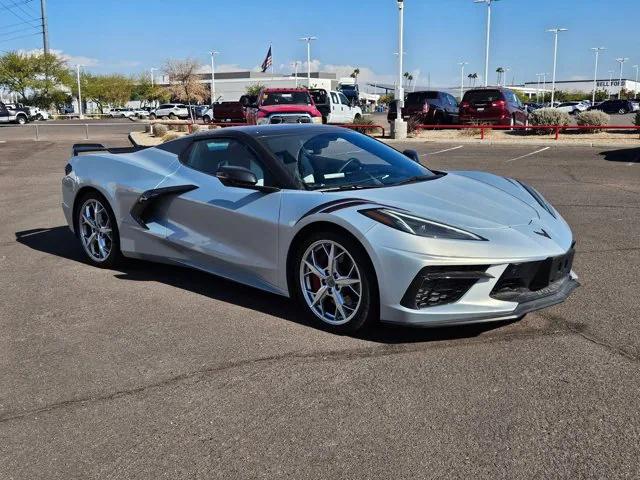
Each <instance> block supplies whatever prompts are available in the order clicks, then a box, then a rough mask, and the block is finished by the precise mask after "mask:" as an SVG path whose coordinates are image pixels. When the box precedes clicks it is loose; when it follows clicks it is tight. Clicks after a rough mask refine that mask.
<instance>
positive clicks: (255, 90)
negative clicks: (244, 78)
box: [245, 83, 265, 96]
mask: <svg viewBox="0 0 640 480" xmlns="http://www.w3.org/2000/svg"><path fill="white" fill-rule="evenodd" d="M263 88H265V86H264V85H262V84H261V83H254V84H253V85H248V86H247V87H246V88H245V92H246V93H247V95H253V96H258V95H259V94H260V91H261V90H262V89H263Z"/></svg>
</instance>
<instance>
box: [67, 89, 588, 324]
mask: <svg viewBox="0 0 640 480" xmlns="http://www.w3.org/2000/svg"><path fill="white" fill-rule="evenodd" d="M272 93H273V92H272ZM283 94H284V92H283ZM318 118H319V117H318ZM73 151H74V154H73V157H72V158H71V159H70V160H69V162H68V163H67V165H66V166H65V175H64V177H63V178H62V210H63V212H64V215H65V218H66V221H67V224H68V225H69V228H70V229H71V230H72V231H73V232H74V233H75V236H76V238H77V241H78V244H79V247H80V249H81V251H82V254H83V256H84V258H85V260H86V261H87V262H88V263H89V264H91V265H94V266H96V267H106V268H112V267H113V266H114V265H117V263H118V261H120V260H121V259H122V257H133V258H139V259H147V260H153V261H160V262H167V263H170V264H174V265H175V264H178V265H184V266H188V267H191V268H196V269H200V270H203V271H205V272H209V273H212V274H217V275H220V276H222V277H224V278H228V279H230V280H234V281H236V282H240V283H243V284H246V285H249V286H251V287H255V288H259V289H262V290H266V291H268V292H270V293H271V294H277V295H283V296H284V297H290V298H294V299H296V300H297V301H298V302H299V303H298V305H299V309H300V310H299V311H300V313H301V314H304V315H306V316H307V317H308V318H309V320H311V321H313V322H316V324H317V325H322V326H323V327H324V328H326V329H331V330H333V331H334V332H336V333H350V332H354V331H357V330H359V329H361V328H363V327H366V326H368V325H373V324H375V323H376V322H378V321H379V320H383V321H387V322H394V323H399V324H405V325H413V326H441V325H446V324H449V325H454V326H456V325H460V324H466V323H474V322H486V321H504V320H515V319H518V318H521V317H522V316H524V315H525V314H527V313H528V312H532V311H534V310H539V309H542V308H546V307H549V306H551V305H555V304H557V303H560V302H562V301H564V300H565V299H566V298H567V297H568V296H569V295H570V293H571V292H572V291H573V290H574V289H575V288H577V287H578V286H579V283H578V281H577V276H576V274H575V273H574V272H573V270H572V263H573V257H574V251H575V250H574V248H575V247H574V245H575V240H574V235H573V233H572V232H571V228H570V227H569V225H568V224H567V223H566V222H565V220H564V219H563V218H562V216H561V215H560V213H559V212H558V211H557V210H556V209H554V208H553V206H551V205H550V204H549V203H548V202H547V201H546V200H545V199H544V198H543V197H542V195H540V193H538V192H537V191H536V190H535V189H533V188H532V187H531V186H529V185H527V184H526V183H524V182H520V181H517V180H514V179H512V178H504V177H500V176H497V175H493V174H491V173H488V172H477V171H449V172H443V171H432V170H430V169H428V168H427V167H425V166H423V165H421V164H420V162H419V158H418V153H417V152H416V151H415V150H405V151H404V152H399V151H397V150H395V149H393V148H392V147H390V146H388V145H385V144H384V143H381V142H379V141H377V140H375V139H373V138H370V137H368V136H366V135H363V134H361V133H358V132H354V131H351V130H348V129H345V128H340V127H332V126H327V125H269V126H263V127H255V126H249V127H231V128H224V129H216V130H207V131H206V132H202V133H199V134H196V135H189V136H186V137H181V138H179V139H177V140H173V141H170V142H167V143H164V144H162V145H158V146H156V147H150V148H145V149H142V150H140V149H139V147H131V148H126V147H125V148H118V149H113V150H111V149H109V148H106V147H104V146H103V145H100V144H98V145H96V144H88V145H83V144H78V145H74V146H73ZM80 153H82V154H80ZM56 200H57V199H56ZM143 267H144V265H143V266H142V267H141V268H143ZM230 288H233V287H230ZM247 294H248V295H250V294H251V293H250V292H248V293H247ZM176 301H177V300H176ZM274 301H278V302H284V301H286V300H285V299H284V298H283V299H282V300H274Z"/></svg>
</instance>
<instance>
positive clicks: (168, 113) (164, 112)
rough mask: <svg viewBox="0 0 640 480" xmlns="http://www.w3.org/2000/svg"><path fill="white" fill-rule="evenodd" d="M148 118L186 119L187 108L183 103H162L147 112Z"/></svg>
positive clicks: (187, 114)
mask: <svg viewBox="0 0 640 480" xmlns="http://www.w3.org/2000/svg"><path fill="white" fill-rule="evenodd" d="M149 118H150V119H151V120H155V119H156V118H170V119H171V120H175V119H177V118H181V119H183V120H186V119H187V118H189V108H188V107H187V106H186V105H185V104H184V103H163V104H162V105H160V106H159V107H158V108H156V109H155V110H152V111H151V113H149Z"/></svg>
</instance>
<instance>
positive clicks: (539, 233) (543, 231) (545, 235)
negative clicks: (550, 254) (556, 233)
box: [533, 228, 551, 239]
mask: <svg viewBox="0 0 640 480" xmlns="http://www.w3.org/2000/svg"><path fill="white" fill-rule="evenodd" d="M533 233H537V234H538V235H540V236H541V237H547V238H548V239H551V235H549V234H548V233H547V231H546V230H545V229H544V228H541V229H540V231H539V232H538V231H537V230H534V231H533Z"/></svg>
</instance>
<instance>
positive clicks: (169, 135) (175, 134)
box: [162, 132, 182, 142]
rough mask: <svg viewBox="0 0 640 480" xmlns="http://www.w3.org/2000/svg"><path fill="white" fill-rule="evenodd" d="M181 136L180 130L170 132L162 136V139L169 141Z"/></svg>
mask: <svg viewBox="0 0 640 480" xmlns="http://www.w3.org/2000/svg"><path fill="white" fill-rule="evenodd" d="M181 136H182V135H180V134H179V133H178V132H169V133H166V134H165V135H163V136H162V141H163V142H169V141H171V140H175V139H176V138H180V137H181Z"/></svg>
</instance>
